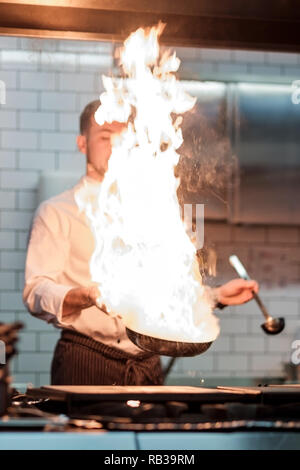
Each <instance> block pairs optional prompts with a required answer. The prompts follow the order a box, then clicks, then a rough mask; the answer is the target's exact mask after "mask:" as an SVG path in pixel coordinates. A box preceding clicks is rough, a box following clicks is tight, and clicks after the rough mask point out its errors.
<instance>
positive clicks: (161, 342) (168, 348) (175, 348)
mask: <svg viewBox="0 0 300 470" xmlns="http://www.w3.org/2000/svg"><path fill="white" fill-rule="evenodd" d="M126 333H127V336H128V338H129V339H130V340H131V341H132V342H133V343H134V344H135V345H136V346H138V347H139V348H141V349H143V350H144V351H147V352H152V353H154V354H159V355H162V356H171V357H192V356H197V355H198V354H202V353H204V352H205V351H207V349H208V348H209V347H210V346H211V344H212V343H213V342H212V341H211V342H207V343H185V342H182V341H168V340H166V339H163V338H154V337H153V336H148V335H143V334H141V333H137V332H136V331H133V330H131V329H129V328H126Z"/></svg>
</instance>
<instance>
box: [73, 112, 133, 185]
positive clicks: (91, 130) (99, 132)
mask: <svg viewBox="0 0 300 470" xmlns="http://www.w3.org/2000/svg"><path fill="white" fill-rule="evenodd" d="M124 128H125V124H123V123H121V122H116V121H113V122H112V123H104V124H103V125H102V126H99V124H97V123H96V121H95V119H94V116H91V118H90V125H89V127H88V129H87V131H86V133H85V134H84V135H79V136H78V137H77V145H78V148H79V150H80V152H82V153H84V154H85V155H86V159H87V166H88V173H89V174H91V173H92V174H93V176H94V177H96V178H97V179H99V180H102V179H103V177H104V174H105V172H106V171H107V168H108V160H109V157H110V155H111V151H112V141H113V139H114V138H115V137H116V136H117V135H120V134H121V132H122V131H123V130H124Z"/></svg>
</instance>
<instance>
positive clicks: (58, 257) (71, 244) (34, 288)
mask: <svg viewBox="0 0 300 470" xmlns="http://www.w3.org/2000/svg"><path fill="white" fill-rule="evenodd" d="M83 184H97V185H98V184H100V183H98V182H97V181H95V180H93V179H92V178H89V177H87V176H83V177H82V178H81V179H80V181H79V183H78V184H77V185H75V186H74V187H73V188H72V189H70V190H67V191H65V192H63V193H61V194H59V195H58V196H55V197H52V198H51V199H48V200H47V201H45V202H43V203H42V204H41V205H40V206H39V207H38V209H37V211H36V213H35V216H34V219H33V224H32V228H31V233H30V238H29V245H28V252H27V258H26V267H25V286H24V291H23V301H24V303H25V305H26V307H27V308H28V310H29V311H30V312H31V313H32V314H33V315H34V316H36V317H38V318H41V319H43V320H45V321H47V322H48V323H52V324H53V325H54V326H55V327H58V328H69V329H73V330H76V331H78V332H79V333H83V334H84V335H87V336H89V337H92V338H93V339H94V340H96V341H100V342H102V343H105V344H107V345H109V346H113V347H115V348H119V349H122V350H125V351H126V352H128V353H132V354H138V353H140V352H141V350H140V349H139V348H138V347H136V346H135V345H134V344H133V343H132V342H131V341H130V340H129V339H128V337H127V335H126V330H125V326H124V324H123V322H122V320H121V319H120V318H117V317H110V316H108V315H107V314H105V313H104V312H103V311H102V310H100V309H99V308H97V307H95V306H93V307H89V308H86V309H84V310H78V311H77V312H76V313H73V314H71V315H67V316H64V318H62V306H63V302H64V298H65V296H66V294H67V292H68V291H69V290H70V289H72V288H74V287H88V286H92V285H94V283H93V282H92V281H91V275H90V271H89V262H90V258H91V255H92V253H93V250H94V238H93V234H92V231H91V229H90V228H89V222H88V220H87V217H86V215H85V214H84V213H83V212H80V211H79V209H78V206H77V204H76V202H75V199H74V194H75V192H76V191H77V190H78V189H79V188H80V187H81V186H82V185H83Z"/></svg>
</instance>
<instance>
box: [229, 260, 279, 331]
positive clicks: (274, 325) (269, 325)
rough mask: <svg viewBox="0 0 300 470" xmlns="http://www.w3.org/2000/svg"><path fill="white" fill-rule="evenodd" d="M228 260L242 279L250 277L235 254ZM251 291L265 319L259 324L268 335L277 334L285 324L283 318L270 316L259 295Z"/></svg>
mask: <svg viewBox="0 0 300 470" xmlns="http://www.w3.org/2000/svg"><path fill="white" fill-rule="evenodd" d="M229 262H230V264H231V266H232V267H233V268H234V269H235V270H236V272H237V273H238V275H239V276H240V277H241V278H242V279H245V280H250V279H251V278H250V276H249V274H248V273H247V271H246V269H245V267H244V265H243V264H242V263H241V261H240V260H239V258H238V257H237V256H236V255H231V256H230V257H229ZM252 293H253V298H254V299H255V301H256V303H257V305H258V306H259V308H260V310H261V312H262V314H263V315H264V317H265V319H266V322H265V323H263V324H262V325H261V327H262V329H263V330H264V332H265V333H267V334H268V335H277V334H278V333H281V331H282V330H283V329H284V326H285V321H284V318H282V317H281V318H273V317H271V315H270V314H269V313H268V311H267V309H266V307H265V305H264V304H263V302H262V300H261V298H260V297H259V295H258V294H257V293H256V292H254V291H253V292H252Z"/></svg>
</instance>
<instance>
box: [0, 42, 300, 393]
mask: <svg viewBox="0 0 300 470" xmlns="http://www.w3.org/2000/svg"><path fill="white" fill-rule="evenodd" d="M115 47H116V46H115V44H113V43H112V42H99V41H97V42H93V41H72V40H61V39H30V38H21V37H18V38H17V37H6V36H0V80H1V85H2V88H3V84H4V87H5V102H3V99H2V100H1V104H0V250H1V252H0V322H8V323H11V322H13V321H16V320H21V321H22V322H23V323H24V324H25V325H26V328H25V329H24V330H23V331H22V332H21V333H20V338H21V340H20V344H19V352H20V353H19V355H18V356H17V357H15V358H14V359H13V361H12V363H11V372H12V375H13V380H14V383H16V384H20V383H32V384H34V385H35V386H39V385H42V384H47V383H49V381H50V379H49V370H50V364H51V359H52V354H53V349H54V346H55V343H56V340H57V339H58V335H59V332H58V331H57V330H55V329H54V328H53V327H52V326H51V325H48V324H47V323H45V322H42V321H41V320H38V319H35V318H34V317H32V316H31V315H30V314H29V313H28V312H27V311H26V310H25V307H24V306H23V304H22V289H23V282H24V280H23V279H24V263H25V256H26V244H27V237H28V230H29V227H30V223H31V220H32V216H33V214H34V211H35V209H36V208H37V206H38V204H39V203H40V202H41V201H42V200H44V199H47V198H48V197H50V196H52V195H54V194H57V193H59V192H61V191H63V190H64V189H67V188H68V187H71V186H72V185H73V184H74V183H75V182H76V181H77V180H78V179H79V178H80V176H81V175H82V174H84V171H85V162H84V156H82V155H81V154H79V152H78V151H77V150H76V144H75V138H76V135H77V133H78V118H79V114H80V112H81V110H82V109H83V107H84V106H85V105H86V104H87V103H88V102H89V101H91V100H94V99H97V98H98V96H99V94H100V93H101V92H102V91H103V87H102V81H101V75H102V74H103V73H104V74H108V73H111V72H112V71H114V72H116V73H117V71H116V70H117V69H116V64H115V62H114V49H115ZM174 49H175V50H176V51H177V55H178V57H179V58H180V59H181V61H182V63H181V67H180V70H179V74H178V76H179V78H180V79H181V80H182V81H183V82H184V83H183V85H184V86H185V87H186V89H187V90H188V91H190V93H191V94H192V95H194V96H197V97H198V101H197V106H196V108H195V110H194V111H193V113H191V114H190V115H189V116H187V117H186V119H185V121H184V137H185V143H184V145H183V147H182V149H181V153H182V158H181V160H180V163H179V166H178V172H179V174H180V176H181V177H182V184H181V187H180V190H179V192H180V197H181V198H182V201H184V202H186V203H193V204H196V203H202V204H205V226H204V231H205V233H204V235H205V245H204V248H203V250H200V252H199V253H198V254H199V261H200V267H201V271H202V274H203V277H204V282H206V283H208V284H209V285H218V284H220V283H221V282H224V281H226V280H229V279H232V278H233V277H236V274H235V272H234V271H233V269H232V268H231V266H230V265H229V262H228V257H229V255H230V254H233V253H235V254H237V255H238V256H239V257H240V259H241V261H242V262H244V264H245V266H246V268H247V270H248V272H249V274H250V276H252V277H253V278H255V279H257V280H258V281H259V283H260V284H261V296H262V298H263V300H264V301H265V304H266V306H267V307H268V308H269V311H270V314H271V315H272V316H284V317H285V319H286V328H285V330H284V331H283V332H282V333H281V334H280V335H279V336H274V337H272V336H266V335H264V333H263V332H262V330H261V328H260V324H261V323H262V322H263V317H262V315H261V313H260V311H259V310H258V307H257V305H256V304H255V303H254V302H253V301H252V302H249V303H247V304H245V305H243V306H239V307H233V308H226V309H224V310H222V311H216V314H217V315H218V316H219V318H220V323H221V334H220V336H219V338H218V339H217V340H216V341H215V343H214V344H213V345H212V347H211V348H210V349H209V350H208V351H207V352H206V353H205V354H203V355H201V356H198V357H194V358H182V359H177V360H176V362H175V364H174V366H173V368H172V371H171V373H170V377H169V381H170V383H181V384H207V385H208V384H209V385H216V384H219V383H221V382H222V384H223V385H226V383H239V384H241V383H244V384H249V383H253V382H255V381H261V380H266V379H267V380H274V381H275V382H276V381H277V382H278V381H283V380H295V379H297V368H296V367H294V366H293V365H292V364H291V354H292V352H293V350H292V342H293V340H294V339H300V288H299V287H300V286H299V284H300V227H299V224H300V208H299V203H300V146H299V144H300V132H299V130H300V104H294V103H293V102H292V91H293V89H292V83H293V82H294V81H295V80H300V54H297V53H279V52H264V51H255V52H254V51H245V50H244V51H240V50H237V49H230V50H229V49H211V48H210V49H203V48H190V47H189V48H188V47H177V48H174ZM1 96H3V94H2V95H1ZM212 274H215V275H212ZM163 360H164V362H167V359H166V358H163Z"/></svg>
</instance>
